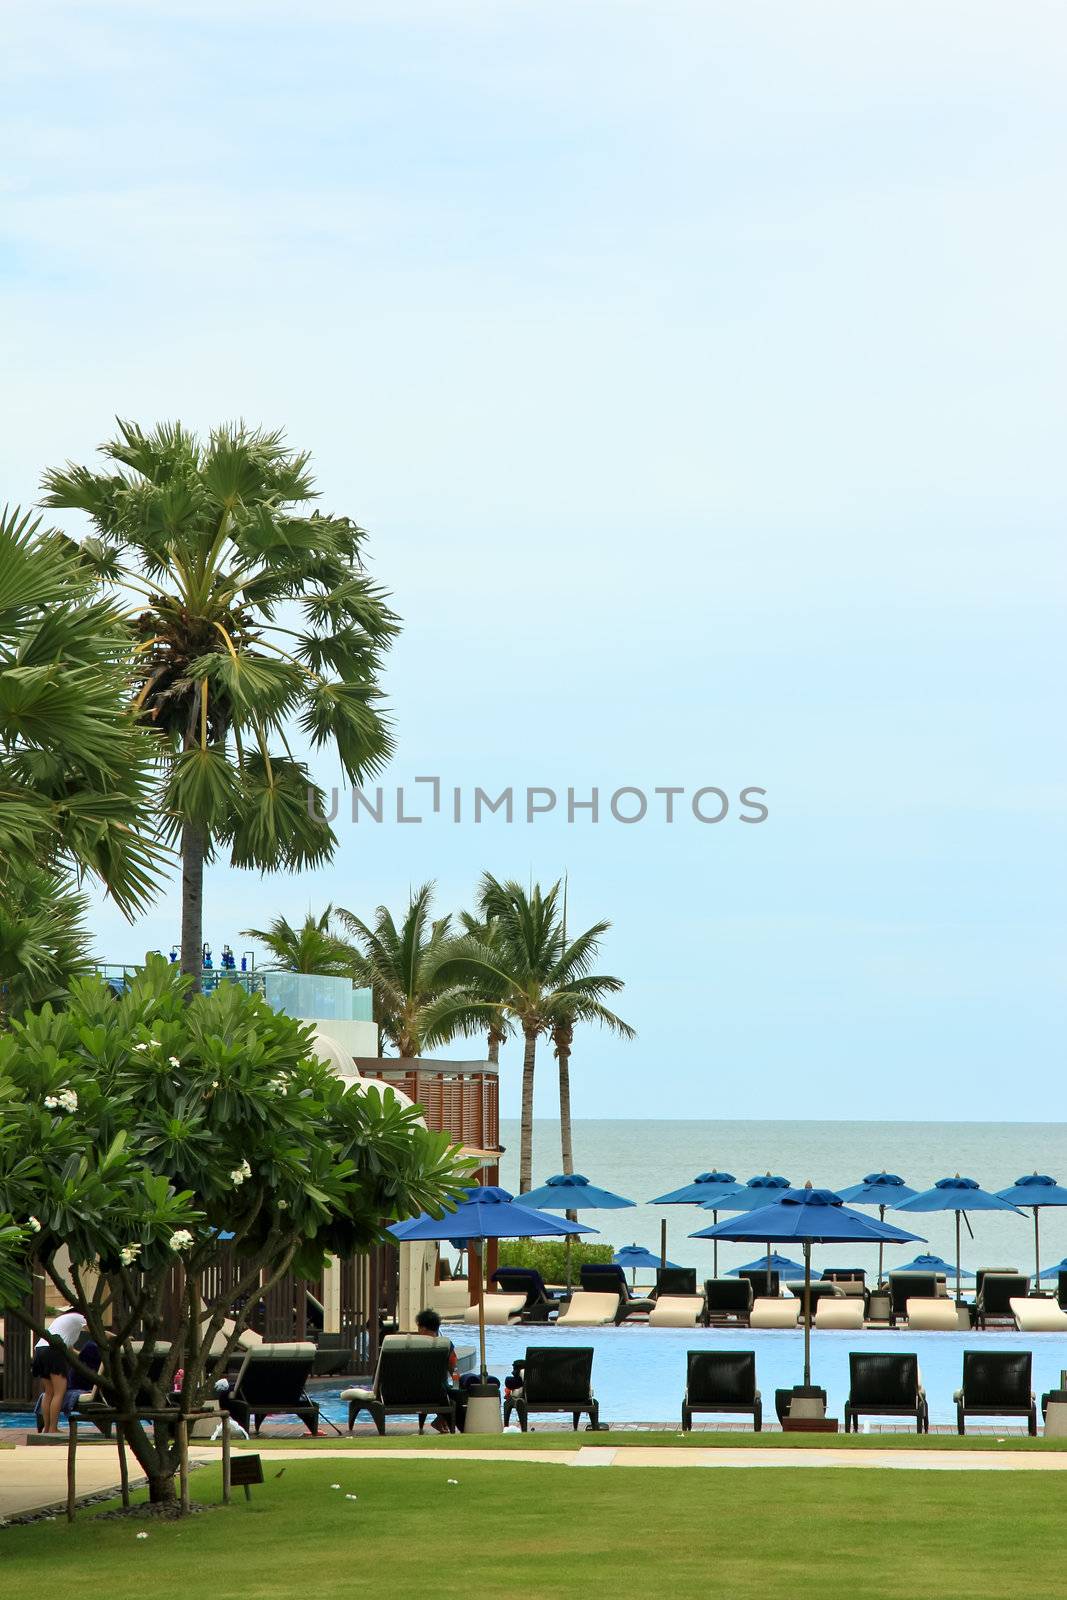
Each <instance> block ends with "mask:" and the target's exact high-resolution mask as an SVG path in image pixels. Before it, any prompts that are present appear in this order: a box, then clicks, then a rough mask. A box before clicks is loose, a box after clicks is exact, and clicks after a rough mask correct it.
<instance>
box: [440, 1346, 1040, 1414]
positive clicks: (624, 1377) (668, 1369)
mask: <svg viewBox="0 0 1067 1600" xmlns="http://www.w3.org/2000/svg"><path fill="white" fill-rule="evenodd" d="M447 1332H448V1334H449V1337H450V1338H452V1339H454V1340H459V1339H461V1338H462V1339H465V1340H467V1339H469V1338H470V1335H471V1329H470V1327H469V1326H466V1325H464V1326H462V1327H452V1328H449V1329H448V1330H447ZM485 1344H486V1357H487V1360H488V1363H489V1370H490V1372H492V1373H494V1374H495V1375H496V1376H497V1377H499V1378H501V1379H503V1378H504V1376H505V1374H506V1373H507V1372H509V1371H510V1370H511V1363H512V1362H513V1361H514V1360H515V1359H516V1357H521V1356H522V1355H523V1354H524V1353H525V1350H526V1347H527V1345H539V1344H544V1345H551V1344H572V1345H592V1347H593V1350H594V1351H595V1354H594V1356H593V1391H594V1393H595V1394H596V1397H597V1399H598V1400H599V1401H600V1415H601V1418H602V1419H603V1420H604V1421H605V1422H673V1421H674V1419H675V1418H677V1419H678V1420H679V1423H680V1420H681V1405H682V1393H683V1391H684V1389H685V1368H686V1351H687V1350H698V1349H709V1350H716V1349H718V1350H754V1351H755V1352H756V1382H757V1384H758V1386H759V1388H760V1390H761V1391H762V1394H763V1414H764V1417H765V1418H766V1419H767V1420H768V1421H770V1422H773V1421H775V1415H774V1391H775V1389H790V1388H792V1387H793V1385H794V1384H798V1383H800V1382H801V1381H802V1379H803V1368H804V1333H803V1329H797V1330H795V1331H794V1330H793V1329H792V1328H787V1329H778V1328H775V1329H754V1328H649V1327H647V1326H643V1325H641V1324H639V1323H633V1324H631V1325H630V1326H629V1327H627V1326H626V1325H625V1324H623V1326H622V1327H619V1328H586V1329H581V1328H568V1329H566V1330H565V1331H564V1332H563V1333H561V1332H560V1331H559V1330H558V1329H557V1328H554V1327H552V1326H547V1327H540V1326H527V1327H521V1328H514V1327H513V1328H487V1329H486V1332H485ZM983 1348H985V1349H990V1348H994V1349H997V1350H1030V1351H1032V1352H1033V1358H1034V1362H1033V1386H1034V1391H1035V1393H1036V1394H1037V1397H1038V1402H1039V1403H1040V1398H1041V1395H1042V1393H1044V1392H1045V1391H1047V1390H1049V1389H1058V1388H1059V1386H1060V1372H1061V1370H1062V1369H1064V1368H1067V1336H1065V1335H1063V1334H1054V1333H1046V1334H1039V1335H1034V1336H1030V1337H1026V1336H1023V1335H1020V1334H1017V1333H1013V1332H1011V1331H1010V1330H1005V1332H1004V1333H996V1332H988V1331H987V1332H983V1333H913V1334H909V1333H908V1331H907V1329H903V1328H902V1329H900V1330H899V1331H898V1330H897V1329H895V1328H894V1329H885V1330H878V1331H872V1332H869V1333H863V1334H856V1333H851V1332H847V1333H846V1332H837V1331H831V1330H830V1329H823V1330H815V1331H814V1332H813V1333H812V1336H811V1377H812V1382H813V1383H816V1384H819V1385H820V1386H821V1387H822V1388H824V1389H825V1390H826V1392H827V1406H828V1412H827V1414H828V1415H829V1416H836V1417H839V1418H843V1416H844V1407H845V1400H846V1399H847V1397H848V1355H849V1351H850V1350H869V1351H881V1350H896V1351H901V1352H905V1351H907V1352H911V1351H914V1352H915V1354H916V1355H917V1356H918V1358H919V1369H920V1371H921V1373H922V1378H923V1384H924V1386H925V1388H926V1396H927V1400H928V1401H929V1404H930V1421H931V1423H955V1421H956V1408H955V1406H954V1404H953V1401H952V1396H953V1393H954V1391H955V1390H956V1389H958V1388H959V1386H960V1379H961V1376H962V1373H963V1352H964V1350H976V1349H983ZM739 1420H740V1419H739ZM981 1420H982V1421H983V1422H985V1423H988V1424H990V1425H993V1424H995V1420H996V1419H995V1418H985V1419H981ZM546 1425H551V1424H546ZM1007 1425H1012V1423H1011V1422H1009V1423H1008V1424H1007Z"/></svg>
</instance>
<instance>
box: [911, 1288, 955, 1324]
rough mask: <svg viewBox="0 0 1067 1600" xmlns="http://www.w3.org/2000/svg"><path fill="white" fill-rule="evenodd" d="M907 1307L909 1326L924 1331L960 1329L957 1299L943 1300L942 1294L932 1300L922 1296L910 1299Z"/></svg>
mask: <svg viewBox="0 0 1067 1600" xmlns="http://www.w3.org/2000/svg"><path fill="white" fill-rule="evenodd" d="M905 1309H906V1312H907V1318H908V1327H909V1328H915V1329H917V1330H918V1331H920V1332H922V1333H956V1332H958V1330H959V1325H960V1318H959V1312H958V1311H957V1310H956V1302H955V1300H948V1299H946V1300H942V1299H941V1298H940V1296H939V1297H938V1298H937V1299H935V1300H931V1299H930V1298H929V1297H927V1296H922V1297H921V1298H919V1299H916V1300H909V1301H908V1302H907V1306H906V1308H905Z"/></svg>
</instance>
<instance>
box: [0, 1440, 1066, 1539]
mask: <svg viewBox="0 0 1067 1600" xmlns="http://www.w3.org/2000/svg"><path fill="white" fill-rule="evenodd" d="M128 1459H129V1464H130V1478H131V1482H132V1483H133V1484H136V1483H137V1482H138V1481H139V1479H138V1469H137V1463H136V1462H135V1461H134V1460H133V1457H132V1456H130V1457H129V1458H128ZM189 1459H190V1462H191V1463H195V1464H197V1465H200V1466H211V1465H218V1463H219V1462H220V1461H221V1453H220V1451H219V1450H218V1449H217V1448H213V1447H210V1446H194V1447H193V1448H192V1449H191V1450H190V1452H189ZM323 1460H325V1461H344V1462H345V1463H346V1464H347V1465H348V1466H349V1467H353V1466H358V1465H359V1463H360V1462H363V1461H375V1462H378V1461H424V1462H425V1461H432V1462H437V1463H440V1464H442V1465H444V1464H445V1463H448V1465H449V1466H451V1467H454V1468H462V1467H463V1465H464V1464H465V1463H466V1462H470V1461H479V1462H481V1461H491V1462H494V1463H498V1462H499V1463H501V1464H503V1463H508V1464H510V1465H520V1466H521V1465H522V1463H523V1462H533V1463H536V1464H538V1465H541V1466H555V1467H621V1468H625V1467H660V1468H662V1467H676V1468H678V1467H690V1468H693V1467H699V1468H705V1469H707V1468H716V1467H717V1468H719V1469H720V1470H721V1469H724V1468H726V1469H733V1468H746V1467H747V1468H755V1467H806V1468H812V1467H824V1468H825V1467H838V1468H841V1467H853V1468H856V1469H860V1470H864V1471H868V1472H869V1471H872V1470H881V1471H885V1470H887V1469H888V1470H891V1471H897V1472H902V1471H915V1470H918V1471H922V1472H1067V1453H1064V1454H1058V1453H1056V1454H1053V1453H1049V1454H1045V1453H1043V1452H1037V1451H1033V1452H1030V1451H1021V1450H1011V1449H1005V1450H1004V1451H1003V1452H1001V1451H996V1452H994V1451H991V1450H981V1451H979V1450H834V1449H828V1450H788V1449H786V1450H775V1449H767V1450H761V1449H759V1448H758V1447H756V1448H754V1449H745V1450H731V1449H730V1448H729V1446H722V1447H719V1448H716V1449H708V1450H701V1449H699V1448H695V1447H694V1448H692V1449H686V1450H674V1449H671V1448H669V1447H663V1448H649V1449H642V1448H641V1447H640V1446H639V1445H632V1446H631V1445H620V1446H616V1447H614V1448H613V1447H611V1446H607V1447H604V1446H600V1445H582V1446H579V1447H578V1448H577V1449H574V1450H442V1449H434V1450H422V1449H418V1448H417V1447H416V1448H412V1449H410V1450H406V1449H400V1450H374V1449H369V1450H368V1449H361V1450H352V1449H342V1450H337V1449H334V1450H331V1449H329V1448H327V1449H322V1450H269V1451H265V1452H264V1466H265V1467H267V1468H268V1469H269V1465H270V1463H271V1462H274V1461H277V1462H278V1463H279V1464H280V1463H281V1462H283V1461H286V1462H287V1461H323ZM66 1473H67V1452H66V1450H65V1449H63V1448H60V1447H54V1448H42V1447H31V1446H28V1445H19V1446H17V1447H16V1448H15V1449H14V1450H8V1449H5V1450H0V1522H2V1521H6V1520H7V1519H8V1518H10V1517H15V1516H21V1515H24V1514H25V1513H26V1512H32V1511H42V1510H47V1509H53V1508H54V1509H55V1511H56V1512H57V1514H58V1515H62V1514H63V1512H64V1508H65V1505H66V1495H67V1485H66ZM118 1487H119V1471H118V1458H117V1454H116V1452H115V1450H114V1449H109V1448H103V1447H101V1446H96V1447H94V1448H90V1449H85V1450H79V1451H78V1496H79V1498H81V1497H82V1496H83V1495H91V1494H100V1493H102V1492H104V1491H105V1490H111V1489H113V1490H114V1491H115V1493H116V1494H117V1493H118Z"/></svg>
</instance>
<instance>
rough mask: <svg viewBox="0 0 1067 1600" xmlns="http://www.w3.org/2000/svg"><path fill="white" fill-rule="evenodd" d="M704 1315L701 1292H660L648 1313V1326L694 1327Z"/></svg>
mask: <svg viewBox="0 0 1067 1600" xmlns="http://www.w3.org/2000/svg"><path fill="white" fill-rule="evenodd" d="M703 1315H704V1296H703V1295H702V1294H661V1295H660V1297H659V1299H658V1300H657V1301H656V1303H655V1305H654V1306H653V1307H652V1310H651V1311H650V1312H649V1313H648V1325H649V1327H650V1328H695V1327H696V1325H697V1323H698V1322H699V1321H700V1319H701V1317H702V1316H703Z"/></svg>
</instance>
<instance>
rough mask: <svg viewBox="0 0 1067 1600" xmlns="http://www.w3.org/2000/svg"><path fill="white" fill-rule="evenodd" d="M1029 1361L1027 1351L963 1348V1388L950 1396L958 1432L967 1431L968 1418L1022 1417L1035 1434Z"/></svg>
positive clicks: (1034, 1408)
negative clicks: (954, 1404) (953, 1405)
mask: <svg viewBox="0 0 1067 1600" xmlns="http://www.w3.org/2000/svg"><path fill="white" fill-rule="evenodd" d="M1032 1364H1033V1357H1032V1355H1031V1353H1030V1351H1029V1350H965V1351H964V1352H963V1387H962V1388H961V1389H957V1390H956V1393H955V1394H954V1395H953V1399H954V1400H955V1402H956V1427H957V1429H958V1431H959V1432H960V1433H966V1431H967V1418H968V1417H1025V1418H1026V1424H1027V1430H1028V1432H1030V1433H1031V1434H1036V1433H1037V1402H1036V1400H1035V1398H1034V1392H1033V1389H1032V1387H1031V1368H1032Z"/></svg>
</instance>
